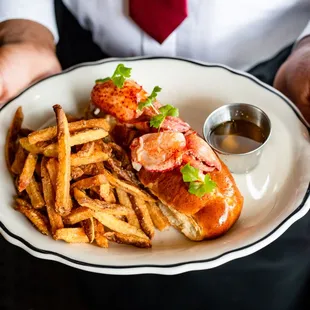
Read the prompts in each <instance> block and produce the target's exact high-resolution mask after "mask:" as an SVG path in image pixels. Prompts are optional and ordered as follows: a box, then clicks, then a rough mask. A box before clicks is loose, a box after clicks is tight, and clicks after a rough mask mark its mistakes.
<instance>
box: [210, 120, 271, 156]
mask: <svg viewBox="0 0 310 310" xmlns="http://www.w3.org/2000/svg"><path fill="white" fill-rule="evenodd" d="M265 140H266V137H265V135H264V133H263V130H262V129H261V128H260V127H259V126H257V125H255V124H254V123H251V122H249V121H246V120H232V121H227V122H225V123H222V124H220V125H218V126H217V127H215V129H213V130H212V132H211V134H210V142H211V143H212V145H213V146H214V147H215V148H217V149H218V150H219V151H223V152H227V153H231V154H241V153H247V152H251V151H253V150H255V149H257V148H258V147H259V146H261V145H262V144H263V143H264V142H265Z"/></svg>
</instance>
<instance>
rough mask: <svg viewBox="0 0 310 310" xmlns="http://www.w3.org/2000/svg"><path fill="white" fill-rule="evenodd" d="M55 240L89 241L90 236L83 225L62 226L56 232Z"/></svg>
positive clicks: (70, 241)
mask: <svg viewBox="0 0 310 310" xmlns="http://www.w3.org/2000/svg"><path fill="white" fill-rule="evenodd" d="M54 238H55V240H63V241H66V242H68V243H88V242H89V240H88V237H87V235H86V234H85V231H84V229H83V228H82V227H76V228H60V229H58V230H56V232H55V234H54Z"/></svg>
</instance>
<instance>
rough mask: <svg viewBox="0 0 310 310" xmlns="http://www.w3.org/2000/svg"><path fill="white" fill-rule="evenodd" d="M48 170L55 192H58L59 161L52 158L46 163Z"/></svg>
mask: <svg viewBox="0 0 310 310" xmlns="http://www.w3.org/2000/svg"><path fill="white" fill-rule="evenodd" d="M46 168H47V171H48V174H49V176H50V180H51V183H52V186H53V189H54V191H55V192H56V181H57V174H58V161H57V159H56V158H50V159H49V160H48V161H47V163H46Z"/></svg>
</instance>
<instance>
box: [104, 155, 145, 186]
mask: <svg viewBox="0 0 310 310" xmlns="http://www.w3.org/2000/svg"><path fill="white" fill-rule="evenodd" d="M107 162H108V164H109V167H110V168H111V169H112V170H113V172H114V173H115V174H117V175H118V176H119V177H120V178H121V179H123V180H125V181H127V182H129V183H131V184H133V185H139V181H138V180H137V178H136V177H135V175H134V173H133V172H132V171H128V170H125V169H123V168H122V166H121V163H120V162H119V161H118V160H116V159H115V158H109V159H108V160H107Z"/></svg>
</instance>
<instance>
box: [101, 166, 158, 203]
mask: <svg viewBox="0 0 310 310" xmlns="http://www.w3.org/2000/svg"><path fill="white" fill-rule="evenodd" d="M105 176H106V177H107V179H108V181H109V182H110V183H111V185H113V186H115V187H120V188H121V189H123V190H124V191H125V192H126V193H128V194H131V195H133V196H137V197H141V199H143V200H145V201H150V202H155V199H154V198H152V197H151V196H150V195H149V194H147V193H146V192H145V191H143V190H141V189H140V188H138V187H136V186H133V185H131V184H128V183H126V182H125V181H122V180H120V179H118V178H117V177H115V176H114V175H112V174H111V173H110V172H108V171H107V170H105Z"/></svg>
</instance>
